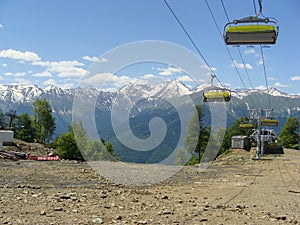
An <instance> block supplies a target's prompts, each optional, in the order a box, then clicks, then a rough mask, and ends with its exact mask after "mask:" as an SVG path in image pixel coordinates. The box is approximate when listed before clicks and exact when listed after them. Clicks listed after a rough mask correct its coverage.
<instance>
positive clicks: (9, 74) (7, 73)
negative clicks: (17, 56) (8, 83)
mask: <svg viewBox="0 0 300 225" xmlns="http://www.w3.org/2000/svg"><path fill="white" fill-rule="evenodd" d="M4 75H5V76H13V75H14V74H13V73H11V72H6V73H5V74H4Z"/></svg>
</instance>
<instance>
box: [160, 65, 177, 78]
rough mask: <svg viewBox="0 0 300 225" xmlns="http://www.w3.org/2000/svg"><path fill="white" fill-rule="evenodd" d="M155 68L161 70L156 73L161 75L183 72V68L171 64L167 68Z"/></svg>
mask: <svg viewBox="0 0 300 225" xmlns="http://www.w3.org/2000/svg"><path fill="white" fill-rule="evenodd" d="M157 70H158V71H161V72H159V73H158V74H159V75H162V76H171V75H174V74H176V73H183V70H182V69H181V68H178V67H171V66H169V67H168V68H157Z"/></svg>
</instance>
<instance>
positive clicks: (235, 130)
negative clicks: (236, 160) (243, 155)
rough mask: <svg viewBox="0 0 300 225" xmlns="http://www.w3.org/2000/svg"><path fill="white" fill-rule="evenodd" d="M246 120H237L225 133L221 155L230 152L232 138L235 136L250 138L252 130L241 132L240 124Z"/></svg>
mask: <svg viewBox="0 0 300 225" xmlns="http://www.w3.org/2000/svg"><path fill="white" fill-rule="evenodd" d="M244 120H245V118H243V117H242V118H240V119H238V120H236V121H235V122H234V123H233V124H232V125H231V127H229V128H228V129H227V130H226V131H225V135H224V140H223V143H222V145H221V149H220V151H219V155H220V154H222V153H224V152H226V151H228V150H229V149H230V148H231V138H232V136H235V135H246V136H250V134H251V132H252V130H251V129H250V130H241V129H240V123H241V122H242V121H244Z"/></svg>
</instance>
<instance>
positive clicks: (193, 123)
mask: <svg viewBox="0 0 300 225" xmlns="http://www.w3.org/2000/svg"><path fill="white" fill-rule="evenodd" d="M202 117H203V109H202V107H201V105H196V107H195V112H194V114H193V115H192V117H191V120H190V122H189V126H188V131H187V136H186V138H185V143H184V145H185V148H186V149H187V151H188V152H189V153H191V154H193V153H194V152H195V153H198V154H199V157H198V160H196V156H195V155H193V156H192V158H191V159H190V161H189V162H188V164H189V165H190V164H195V163H196V162H199V161H200V160H201V158H202V156H203V153H204V151H205V149H206V145H207V142H208V140H209V135H210V127H203V123H202Z"/></svg>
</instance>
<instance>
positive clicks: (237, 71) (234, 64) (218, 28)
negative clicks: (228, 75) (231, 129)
mask: <svg viewBox="0 0 300 225" xmlns="http://www.w3.org/2000/svg"><path fill="white" fill-rule="evenodd" d="M205 3H206V6H207V8H208V10H209V12H210V15H211V16H212V19H213V21H214V24H215V26H216V28H217V30H218V31H219V34H220V36H221V39H222V40H223V35H222V31H221V29H220V27H219V26H218V23H217V20H216V18H215V16H214V14H213V12H212V10H211V8H210V6H209V3H208V2H207V0H205ZM223 5H224V3H223ZM225 14H226V13H225ZM227 16H228V15H227ZM225 47H226V51H227V53H228V55H229V57H230V60H231V62H232V65H233V66H234V68H235V71H236V73H237V74H238V76H239V78H240V80H241V83H242V84H243V87H244V88H245V89H247V87H246V85H245V82H244V81H243V79H242V76H241V73H240V71H239V70H238V68H237V66H236V63H235V62H234V59H233V57H232V54H231V53H230V51H229V48H228V46H227V45H225ZM249 97H250V100H251V102H252V104H253V106H254V105H255V103H254V101H253V99H252V97H251V95H249Z"/></svg>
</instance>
